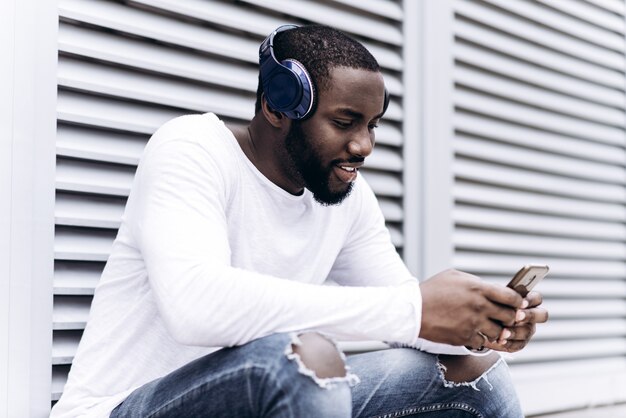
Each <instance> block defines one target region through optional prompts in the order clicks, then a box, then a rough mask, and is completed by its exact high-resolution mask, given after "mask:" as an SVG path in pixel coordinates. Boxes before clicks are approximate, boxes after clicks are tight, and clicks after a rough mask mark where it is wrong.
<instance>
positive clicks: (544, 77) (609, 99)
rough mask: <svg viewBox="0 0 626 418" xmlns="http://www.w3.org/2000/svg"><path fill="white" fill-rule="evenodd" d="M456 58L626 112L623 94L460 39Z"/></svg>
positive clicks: (534, 84)
mask: <svg viewBox="0 0 626 418" xmlns="http://www.w3.org/2000/svg"><path fill="white" fill-rule="evenodd" d="M454 56H455V57H456V59H457V61H458V62H462V63H464V64H467V65H471V66H473V67H475V68H480V69H483V70H488V71H497V72H498V74H500V75H502V76H505V77H509V78H513V79H516V80H519V81H523V82H526V83H528V84H530V85H533V86H538V87H540V88H545V89H549V90H553V91H558V92H560V93H563V94H567V95H569V96H573V97H580V98H582V99H587V100H590V101H592V102H596V103H601V104H605V105H608V106H614V107H619V108H624V106H625V103H624V95H623V94H622V93H620V92H619V91H617V90H615V89H612V88H608V87H605V86H600V85H598V84H595V83H591V82H588V81H583V80H581V79H580V78H574V77H572V76H568V75H565V74H562V73H555V72H553V71H550V70H547V69H545V68H541V67H539V66H537V65H532V64H530V63H526V62H522V61H519V60H517V59H513V58H511V57H507V56H503V55H500V54H497V53H494V52H492V51H489V50H485V49H482V48H478V47H476V46H473V45H471V44H470V43H467V42H465V41H464V40H461V39H459V41H458V42H457V43H456V44H455V46H454Z"/></svg>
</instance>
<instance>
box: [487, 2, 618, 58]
mask: <svg viewBox="0 0 626 418" xmlns="http://www.w3.org/2000/svg"><path fill="white" fill-rule="evenodd" d="M483 1H486V2H488V3H490V4H493V5H495V6H498V7H501V8H503V9H505V10H508V11H510V12H513V13H515V14H518V15H520V16H523V17H525V18H526V19H529V20H532V21H534V22H537V23H539V24H541V25H545V26H547V27H549V28H551V29H552V30H555V31H559V32H563V33H565V34H568V35H570V36H573V37H576V38H579V39H581V40H584V41H587V42H590V43H594V44H595V45H596V46H598V47H601V48H610V49H613V50H615V51H617V52H621V53H623V52H624V34H623V32H622V34H621V36H620V34H617V33H615V32H611V31H610V30H606V29H604V28H606V26H605V25H607V24H608V25H610V24H612V23H617V22H616V21H615V20H612V19H607V17H608V16H603V17H605V19H603V22H602V23H603V25H601V26H595V25H590V24H589V23H587V22H586V21H585V20H586V19H584V18H583V19H576V18H572V17H569V16H568V15H564V14H563V13H558V12H556V11H554V10H553V9H551V8H547V7H541V4H540V3H538V2H529V1H520V0H483ZM559 3H574V4H575V5H574V6H573V7H572V6H569V7H568V6H565V9H566V10H578V11H581V10H580V6H579V5H576V3H579V2H573V1H565V2H564V1H560V2H559ZM547 4H550V3H549V2H548V3H547ZM551 5H552V6H556V7H557V8H558V5H556V4H555V3H554V2H552V3H551ZM587 12H588V10H587ZM621 28H622V29H623V22H622V25H621Z"/></svg>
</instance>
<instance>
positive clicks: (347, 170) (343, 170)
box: [333, 164, 359, 183]
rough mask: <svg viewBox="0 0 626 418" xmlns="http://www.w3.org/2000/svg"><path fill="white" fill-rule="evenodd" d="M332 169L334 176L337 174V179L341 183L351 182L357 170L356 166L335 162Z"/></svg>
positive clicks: (354, 178)
mask: <svg viewBox="0 0 626 418" xmlns="http://www.w3.org/2000/svg"><path fill="white" fill-rule="evenodd" d="M333 169H334V170H333V171H334V173H335V176H337V178H339V180H341V181H342V182H343V183H352V182H353V181H354V180H356V177H357V173H358V171H359V169H358V167H352V166H348V165H340V164H336V165H335V166H334V167H333Z"/></svg>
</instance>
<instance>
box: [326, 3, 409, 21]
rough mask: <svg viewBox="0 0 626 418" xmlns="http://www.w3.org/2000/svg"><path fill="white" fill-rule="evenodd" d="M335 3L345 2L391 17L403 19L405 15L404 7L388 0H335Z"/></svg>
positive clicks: (360, 8)
mask: <svg viewBox="0 0 626 418" xmlns="http://www.w3.org/2000/svg"><path fill="white" fill-rule="evenodd" d="M333 1H334V2H335V3H340V4H345V5H347V6H350V7H353V8H355V9H359V10H363V11H366V12H369V13H372V14H376V15H379V16H383V17H386V18H389V19H394V20H398V21H400V20H402V18H403V17H404V15H403V12H402V7H400V5H399V4H398V3H395V2H391V1H388V0H333Z"/></svg>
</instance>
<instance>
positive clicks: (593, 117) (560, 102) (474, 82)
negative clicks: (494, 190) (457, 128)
mask: <svg viewBox="0 0 626 418" xmlns="http://www.w3.org/2000/svg"><path fill="white" fill-rule="evenodd" d="M455 82H456V83H457V84H459V85H462V86H464V87H466V88H469V89H473V90H477V91H480V92H482V93H486V94H490V95H494V96H497V97H500V98H504V99H506V100H510V101H516V102H520V103H524V104H525V105H528V106H534V107H541V108H544V109H547V110H552V111H556V112H559V113H564V114H566V115H568V116H574V117H576V118H579V119H586V120H589V121H592V122H597V123H605V124H608V125H614V126H620V124H621V123H622V121H623V119H622V116H623V110H619V109H614V108H612V107H609V106H602V105H598V104H595V103H592V102H589V101H587V100H582V99H576V98H573V97H569V96H566V95H563V94H559V93H553V92H551V91H549V90H546V89H544V88H539V87H534V86H531V85H528V84H526V83H519V82H516V81H510V80H508V79H506V78H500V77H496V76H494V75H493V74H488V73H484V72H483V71H480V70H474V69H472V68H471V67H466V66H462V65H458V66H457V68H456V74H455Z"/></svg>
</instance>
